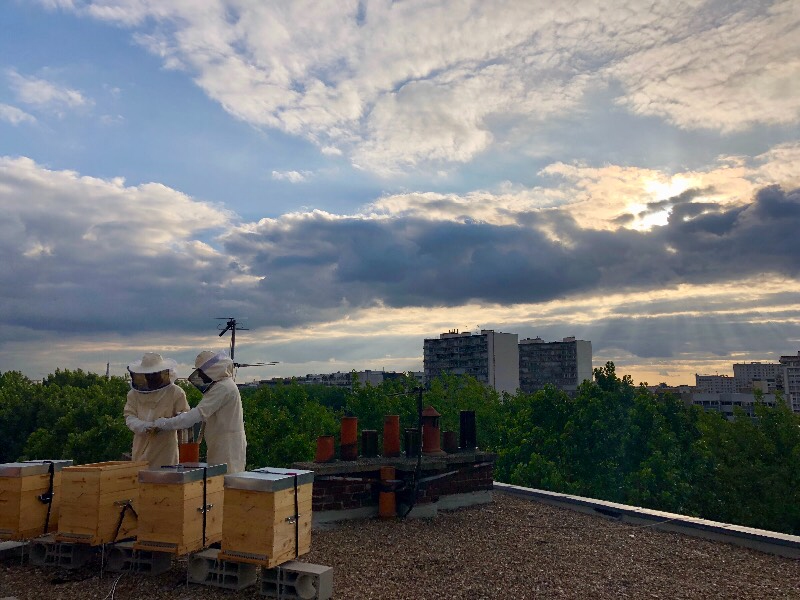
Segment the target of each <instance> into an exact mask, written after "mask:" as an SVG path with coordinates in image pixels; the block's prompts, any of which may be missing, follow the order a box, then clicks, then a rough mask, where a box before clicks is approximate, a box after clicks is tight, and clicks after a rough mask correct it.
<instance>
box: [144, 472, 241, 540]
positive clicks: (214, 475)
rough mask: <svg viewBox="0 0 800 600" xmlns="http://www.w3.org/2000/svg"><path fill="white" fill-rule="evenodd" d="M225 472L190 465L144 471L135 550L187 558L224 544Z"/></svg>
mask: <svg viewBox="0 0 800 600" xmlns="http://www.w3.org/2000/svg"><path fill="white" fill-rule="evenodd" d="M226 470H227V466H226V465H224V464H222V465H207V464H204V463H186V464H183V465H177V466H175V467H165V468H162V469H148V470H145V471H139V502H138V504H137V513H138V514H139V524H138V527H137V530H136V543H135V544H134V545H133V547H134V548H135V549H137V550H151V551H155V552H173V553H175V554H188V553H190V552H196V551H198V550H202V549H203V548H205V547H206V546H208V545H210V544H213V543H215V542H219V541H220V540H221V539H222V517H223V512H222V508H223V479H224V475H225V471H226ZM204 519H205V522H204Z"/></svg>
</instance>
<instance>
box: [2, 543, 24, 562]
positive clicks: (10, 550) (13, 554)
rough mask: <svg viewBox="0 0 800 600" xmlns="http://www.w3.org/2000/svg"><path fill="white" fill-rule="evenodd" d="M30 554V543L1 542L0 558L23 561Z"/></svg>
mask: <svg viewBox="0 0 800 600" xmlns="http://www.w3.org/2000/svg"><path fill="white" fill-rule="evenodd" d="M27 553H28V542H19V541H7V542H0V558H3V559H6V558H9V559H13V558H18V559H20V560H23V559H24V558H25V555H26V554H27Z"/></svg>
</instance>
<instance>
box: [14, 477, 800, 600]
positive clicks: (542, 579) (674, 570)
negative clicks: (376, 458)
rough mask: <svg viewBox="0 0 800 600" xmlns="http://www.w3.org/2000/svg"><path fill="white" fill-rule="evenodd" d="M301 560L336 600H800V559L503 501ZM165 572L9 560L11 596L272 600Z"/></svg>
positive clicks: (367, 523)
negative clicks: (323, 576)
mask: <svg viewBox="0 0 800 600" xmlns="http://www.w3.org/2000/svg"><path fill="white" fill-rule="evenodd" d="M301 560H303V561H305V562H310V563H317V564H322V565H328V566H331V567H333V568H334V598H336V599H337V600H343V599H351V598H352V599H360V598H375V599H381V600H384V599H386V600H388V599H409V600H411V599H413V600H426V599H434V598H448V599H449V598H452V599H464V600H467V599H469V600H478V599H487V598H503V599H510V598H514V599H519V598H523V599H524V598H580V599H594V598H600V599H602V598H615V599H616V598H671V599H672V598H676V599H677V598H737V599H746V598H752V599H758V600H764V599H769V598H793V599H797V598H800V560H793V559H786V558H780V557H776V556H772V555H769V554H763V553H760V552H756V551H753V550H748V549H745V548H739V547H736V546H731V545H727V544H722V543H716V542H708V541H705V540H700V539H697V538H691V537H687V536H684V535H680V534H674V533H665V532H659V531H655V530H653V529H652V528H648V527H641V526H640V527H637V526H632V525H626V524H623V523H619V522H617V521H613V520H610V519H605V518H603V517H599V516H591V515H585V514H582V513H577V512H573V511H568V510H564V509H560V508H555V507H550V506H547V505H545V504H540V503H537V502H531V501H527V500H524V499H519V498H514V497H512V496H508V495H505V494H501V493H497V492H496V493H495V494H494V502H493V503H491V504H486V505H481V506H475V507H471V508H464V509H460V510H456V511H450V512H440V513H439V515H438V516H437V517H436V518H434V519H413V520H407V521H399V520H392V521H382V520H379V519H372V520H358V521H348V522H343V523H340V524H336V525H335V526H329V527H328V528H325V529H322V530H319V531H316V530H315V531H314V533H313V537H312V551H311V553H310V554H307V555H306V556H304V557H302V558H301ZM185 580H186V561H185V559H183V560H176V561H173V567H172V569H171V570H170V571H169V572H168V573H165V574H163V575H159V576H148V575H143V574H138V573H125V574H123V575H121V576H120V575H119V574H116V573H107V574H106V575H105V576H104V577H103V578H100V577H99V561H98V563H97V564H94V565H90V566H87V567H84V568H83V569H80V570H77V571H65V570H62V569H55V568H51V569H40V568H37V567H31V566H27V565H20V564H19V562H18V561H14V560H10V559H7V560H4V561H3V562H2V563H0V599H3V598H6V597H14V598H18V599H19V600H23V599H29V598H31V599H33V598H37V599H38V598H47V599H51V600H58V599H62V598H63V599H69V600H73V599H78V600H90V599H105V600H111V599H112V598H114V599H117V600H120V599H127V598H156V599H161V598H165V599H166V598H170V599H172V598H177V599H186V600H189V599H195V598H201V599H202V598H228V599H231V600H233V599H237V598H263V596H261V595H260V594H259V593H258V588H257V587H251V588H249V589H247V590H244V591H241V592H232V591H229V590H221V589H219V588H213V587H206V586H200V585H194V584H192V585H189V586H186V585H185Z"/></svg>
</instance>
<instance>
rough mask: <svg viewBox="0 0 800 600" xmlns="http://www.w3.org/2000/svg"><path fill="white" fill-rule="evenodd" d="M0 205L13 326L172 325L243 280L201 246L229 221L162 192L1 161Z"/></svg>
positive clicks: (2, 272) (0, 273)
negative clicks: (3, 214)
mask: <svg viewBox="0 0 800 600" xmlns="http://www.w3.org/2000/svg"><path fill="white" fill-rule="evenodd" d="M30 199H35V201H30ZM0 205H2V206H3V207H4V212H5V213H6V214H5V218H4V219H3V221H2V224H0V249H2V253H3V256H5V257H7V260H4V261H2V264H0V286H2V289H3V290H4V292H3V294H2V296H0V307H1V308H0V312H2V313H3V314H4V315H6V317H5V318H4V319H3V320H4V321H5V322H6V323H9V324H10V323H14V324H16V325H19V326H26V327H29V328H31V329H34V330H39V331H41V330H47V331H63V332H75V331H79V330H87V331H110V330H115V331H130V330H139V329H144V330H157V329H160V328H165V327H168V326H178V324H180V323H183V324H186V323H187V322H189V321H191V319H192V318H193V315H195V316H196V315H198V314H204V313H205V312H206V310H207V307H204V306H203V304H204V303H209V304H211V305H214V304H215V302H216V300H215V299H216V298H217V297H218V296H220V295H221V294H222V292H223V291H224V288H225V285H226V284H227V283H228V282H229V281H231V280H233V279H237V278H239V279H240V278H241V275H242V269H241V268H240V267H237V266H235V265H232V264H231V261H230V259H229V258H228V257H225V256H222V255H220V254H219V253H218V252H215V251H214V250H213V248H211V247H210V246H208V245H207V244H205V243H203V242H202V240H201V239H200V238H201V237H202V236H203V234H204V232H208V231H214V230H215V229H218V228H220V227H224V226H226V225H228V223H229V219H230V215H229V214H228V213H226V212H225V211H223V210H221V209H219V208H216V207H213V206H211V205H208V204H205V203H201V202H196V201H193V200H191V199H190V198H188V197H187V196H185V195H184V194H181V193H180V192H176V191H175V190H172V189H170V188H167V187H166V186H163V185H160V184H154V183H149V184H143V185H140V186H135V187H134V186H126V185H125V184H124V182H123V181H122V180H120V179H116V180H103V179H96V178H92V177H85V176H80V175H78V174H77V173H74V172H71V171H52V170H48V169H45V168H44V167H42V166H40V165H37V164H36V163H34V162H33V161H31V160H30V159H26V158H8V157H6V158H0ZM235 287H237V288H238V289H246V288H247V287H248V286H247V285H245V284H242V283H237V284H236V285H235ZM217 306H218V305H217Z"/></svg>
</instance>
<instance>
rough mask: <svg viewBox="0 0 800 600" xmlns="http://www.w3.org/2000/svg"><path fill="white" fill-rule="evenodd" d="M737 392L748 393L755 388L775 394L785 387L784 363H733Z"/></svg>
mask: <svg viewBox="0 0 800 600" xmlns="http://www.w3.org/2000/svg"><path fill="white" fill-rule="evenodd" d="M733 379H734V380H735V382H734V385H735V387H736V390H735V391H736V392H739V393H742V394H747V393H750V392H752V391H753V390H754V389H759V390H761V391H765V392H767V393H769V394H774V393H775V389H776V388H781V387H783V365H781V364H779V363H762V362H749V363H733Z"/></svg>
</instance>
